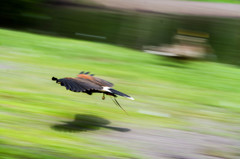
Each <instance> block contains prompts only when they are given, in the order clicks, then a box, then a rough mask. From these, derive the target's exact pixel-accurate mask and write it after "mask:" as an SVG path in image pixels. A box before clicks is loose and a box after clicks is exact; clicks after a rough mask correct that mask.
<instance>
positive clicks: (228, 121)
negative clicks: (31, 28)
mask: <svg viewBox="0 0 240 159" xmlns="http://www.w3.org/2000/svg"><path fill="white" fill-rule="evenodd" d="M81 71H90V72H91V73H94V74H95V75H96V76H98V77H100V78H104V79H106V80H108V81H110V82H113V83H114V84H115V87H114V88H115V89H117V90H119V91H122V92H125V93H126V94H129V95H131V96H133V97H134V98H135V100H134V101H131V100H128V99H125V98H121V97H119V98H118V101H119V102H120V103H121V105H122V106H123V107H124V108H125V110H126V111H127V112H128V114H129V115H126V114H125V113H124V112H123V111H122V110H121V109H119V108H118V107H117V106H115V105H114V103H113V102H112V101H111V99H110V98H108V97H107V99H106V100H102V99H101V97H102V96H101V95H100V94H94V95H92V96H89V95H86V94H82V93H74V92H70V91H66V90H65V88H64V87H60V86H59V85H57V84H56V83H55V82H53V81H52V80H51V77H52V76H55V77H57V78H61V77H67V76H70V77H75V76H76V75H77V74H78V73H79V72H81ZM0 74H1V76H0V101H1V102H0V121H1V122H0V154H1V155H0V158H1V159H16V158H23V159H26V158H28V159H40V158H41V159H43V158H44V159H46V158H48V159H55V158H58V159H60V158H61V159H75V158H83V159H88V158H104V159H105V158H106V159H108V158H144V157H143V156H142V155H141V154H138V153H135V152H133V151H131V150H130V149H129V148H128V147H127V146H124V145H121V144H118V143H114V142H111V141H108V140H104V139H103V138H101V137H99V136H105V137H107V136H111V134H112V132H113V131H118V132H119V133H122V135H123V136H125V135H126V134H127V133H128V132H130V131H131V130H133V129H135V128H138V129H144V130H148V129H154V130H155V129H159V128H171V129H179V130H186V131H193V132H198V133H202V134H212V135H217V136H223V137H228V138H233V139H239V136H240V135H239V134H240V129H239V127H238V126H239V124H240V115H239V114H240V105H239V103H240V95H239V94H240V82H239V79H240V70H239V68H238V67H235V66H232V65H224V64H219V63H213V62H204V61H194V62H190V61H189V62H184V63H181V62H176V61H172V60H169V59H166V58H163V57H156V56H154V55H150V54H145V53H142V52H139V51H135V50H131V49H126V48H121V47H117V46H112V45H108V44H102V43H94V42H87V41H80V40H72V39H66V38H57V37H48V36H42V35H34V34H30V33H24V32H18V31H11V30H6V29H0ZM213 123H214V124H213ZM209 124H210V125H209Z"/></svg>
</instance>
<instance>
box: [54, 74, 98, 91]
mask: <svg viewBox="0 0 240 159" xmlns="http://www.w3.org/2000/svg"><path fill="white" fill-rule="evenodd" d="M55 79H56V78H55ZM53 80H54V77H53ZM56 81H57V83H59V84H61V86H65V87H66V89H67V90H71V91H73V92H86V91H90V90H102V86H100V85H97V84H95V83H93V82H91V81H89V80H86V79H80V78H70V77H66V78H62V79H56Z"/></svg>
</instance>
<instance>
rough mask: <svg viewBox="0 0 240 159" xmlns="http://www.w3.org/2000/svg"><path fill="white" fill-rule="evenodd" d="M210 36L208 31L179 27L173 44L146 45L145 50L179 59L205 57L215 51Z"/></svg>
mask: <svg viewBox="0 0 240 159" xmlns="http://www.w3.org/2000/svg"><path fill="white" fill-rule="evenodd" d="M208 38H209V34H207V33H203V32H194V31H189V30H183V29H178V31H177V34H176V35H175V36H174V37H173V42H172V44H163V45H160V46H144V47H143V50H144V51H145V52H147V53H150V54H155V55H161V56H169V57H174V58H178V59H205V58H206V57H207V56H208V55H210V54H212V53H213V51H212V48H211V46H210V45H209V44H208Z"/></svg>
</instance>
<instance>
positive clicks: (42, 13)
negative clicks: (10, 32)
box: [0, 0, 240, 65]
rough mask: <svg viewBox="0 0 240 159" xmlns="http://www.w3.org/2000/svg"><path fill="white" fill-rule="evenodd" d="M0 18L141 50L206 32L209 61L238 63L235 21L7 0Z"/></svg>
mask: <svg viewBox="0 0 240 159" xmlns="http://www.w3.org/2000/svg"><path fill="white" fill-rule="evenodd" d="M0 13H1V14H0V18H1V22H0V25H1V26H3V27H10V28H14V29H21V30H24V31H28V32H34V33H39V34H48V35H53V36H63V37H70V38H75V39H83V40H90V41H97V42H103V43H110V44H115V45H120V46H124V47H129V48H134V49H140V50H141V49H142V47H143V46H145V45H162V44H169V43H172V40H173V36H174V35H175V34H176V33H177V30H178V29H185V30H190V31H199V32H205V33H208V34H209V35H210V38H209V39H208V41H209V43H210V45H211V46H212V48H213V50H214V53H215V55H216V56H215V57H216V58H211V59H209V60H213V61H218V62H223V63H230V64H236V65H239V64H240V63H239V60H238V59H239V58H240V57H239V56H240V45H239V39H240V30H239V28H240V20H239V19H238V18H223V17H201V16H183V15H163V14H158V13H151V12H141V11H138V12H135V11H120V10H113V9H109V8H105V7H104V6H101V5H98V4H94V3H93V2H91V3H90V2H89V1H82V0H79V1H66V0H61V1H55V0H48V1H44V0H38V1H33V0H19V1H14V0H11V1H6V0H5V1H2V2H1V6H0Z"/></svg>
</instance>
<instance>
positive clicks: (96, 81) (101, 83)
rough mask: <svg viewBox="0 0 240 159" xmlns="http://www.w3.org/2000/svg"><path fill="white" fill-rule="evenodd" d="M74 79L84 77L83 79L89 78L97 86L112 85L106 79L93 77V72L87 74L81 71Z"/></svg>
mask: <svg viewBox="0 0 240 159" xmlns="http://www.w3.org/2000/svg"><path fill="white" fill-rule="evenodd" d="M76 79H84V80H89V81H91V82H92V83H94V84H96V85H99V86H107V87H113V84H112V83H111V82H108V81H106V80H103V79H101V78H98V77H94V76H93V74H90V75H89V72H86V73H85V72H81V73H80V74H79V75H78V76H77V77H76Z"/></svg>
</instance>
